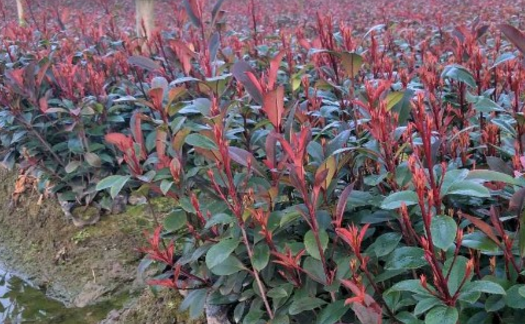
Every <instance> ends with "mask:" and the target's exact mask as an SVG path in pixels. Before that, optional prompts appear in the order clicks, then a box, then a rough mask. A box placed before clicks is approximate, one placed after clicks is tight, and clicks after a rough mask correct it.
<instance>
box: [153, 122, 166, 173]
mask: <svg viewBox="0 0 525 324" xmlns="http://www.w3.org/2000/svg"><path fill="white" fill-rule="evenodd" d="M167 138H168V133H167V132H165V131H163V130H160V129H157V140H156V141H155V148H156V150H157V157H158V158H159V163H158V164H157V168H158V169H163V168H165V167H168V166H169V165H170V159H169V157H168V156H167V155H166V147H167V144H166V139H167Z"/></svg>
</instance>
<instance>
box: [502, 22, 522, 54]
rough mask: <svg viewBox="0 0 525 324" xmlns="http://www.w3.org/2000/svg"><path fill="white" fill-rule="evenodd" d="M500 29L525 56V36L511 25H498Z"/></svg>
mask: <svg viewBox="0 0 525 324" xmlns="http://www.w3.org/2000/svg"><path fill="white" fill-rule="evenodd" d="M498 27H499V29H500V30H501V32H502V33H503V34H505V36H507V38H508V39H509V41H511V43H512V44H514V46H516V47H517V48H518V49H519V50H520V52H521V53H523V54H525V36H524V35H523V33H522V32H521V31H519V30H518V29H516V28H515V27H513V26H511V25H509V24H501V25H498Z"/></svg>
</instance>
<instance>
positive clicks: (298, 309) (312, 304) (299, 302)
mask: <svg viewBox="0 0 525 324" xmlns="http://www.w3.org/2000/svg"><path fill="white" fill-rule="evenodd" d="M325 304H326V302H325V301H324V300H322V299H319V298H313V297H303V298H295V300H294V301H293V303H292V304H291V305H290V309H289V310H288V312H289V313H290V315H297V314H301V313H302V312H305V311H309V310H312V309H316V308H319V307H321V306H323V305H325Z"/></svg>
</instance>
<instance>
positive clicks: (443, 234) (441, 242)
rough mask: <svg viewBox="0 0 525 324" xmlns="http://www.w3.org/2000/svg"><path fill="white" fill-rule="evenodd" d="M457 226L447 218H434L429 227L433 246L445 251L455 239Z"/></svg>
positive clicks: (450, 218)
mask: <svg viewBox="0 0 525 324" xmlns="http://www.w3.org/2000/svg"><path fill="white" fill-rule="evenodd" d="M457 229H458V226H457V225H456V222H455V221H454V220H453V219H452V217H449V216H434V217H433V218H432V224H431V225H430V232H431V233H432V241H433V243H434V245H435V246H437V247H438V248H440V249H442V250H444V251H446V250H447V249H448V248H449V247H450V246H451V245H452V244H453V243H454V240H455V238H456V232H457Z"/></svg>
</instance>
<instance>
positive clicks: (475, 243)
mask: <svg viewBox="0 0 525 324" xmlns="http://www.w3.org/2000/svg"><path fill="white" fill-rule="evenodd" d="M461 245H462V246H465V247H467V248H469V249H474V250H479V251H482V252H485V253H496V252H498V251H499V247H498V245H497V244H496V243H495V242H494V241H493V240H491V239H490V238H489V237H488V236H487V235H485V234H484V233H482V232H480V231H475V232H474V233H469V234H466V235H465V236H464V237H463V241H461Z"/></svg>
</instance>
